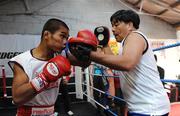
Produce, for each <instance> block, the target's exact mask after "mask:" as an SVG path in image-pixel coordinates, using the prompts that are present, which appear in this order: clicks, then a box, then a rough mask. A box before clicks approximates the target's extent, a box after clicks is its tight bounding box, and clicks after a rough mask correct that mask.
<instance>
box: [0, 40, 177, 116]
mask: <svg viewBox="0 0 180 116" xmlns="http://www.w3.org/2000/svg"><path fill="white" fill-rule="evenodd" d="M177 46H180V43H176V44H171V45H167V46H163V47H160V48H156V49H153V51H154V52H156V51H160V50H164V49H170V48H173V47H177ZM92 65H97V64H92ZM0 70H1V74H2V75H1V79H2V81H0V83H1V85H2V87H1V90H2V91H3V92H2V96H1V99H7V98H12V96H8V95H7V86H6V74H5V67H4V66H3V65H0ZM101 70H104V69H103V68H101ZM74 76H75V83H70V84H69V85H75V92H71V93H70V94H75V95H76V98H77V99H82V100H86V101H87V102H89V103H91V104H92V105H93V106H94V107H97V106H96V105H98V106H99V107H101V108H102V109H104V111H105V112H108V114H110V115H112V116H118V114H117V112H114V111H112V110H111V108H110V107H109V106H108V105H107V104H101V103H99V102H98V101H96V100H95V99H94V98H93V95H92V94H93V91H97V92H99V93H101V94H104V95H105V96H106V97H108V96H110V97H111V98H113V99H116V100H117V101H120V102H124V103H126V101H125V100H124V99H122V98H119V97H117V96H112V95H111V94H109V93H108V92H107V91H102V90H100V89H97V88H95V87H94V86H92V84H91V82H90V81H91V77H93V76H101V77H105V78H108V77H113V78H119V76H117V75H116V76H113V75H106V74H104V73H103V71H102V74H101V75H98V74H93V73H92V72H91V71H90V70H89V68H86V69H85V70H84V71H82V69H81V68H80V67H76V68H75V72H74ZM161 81H162V82H165V83H175V84H177V85H180V80H170V79H162V80H161ZM177 93H178V91H177ZM59 95H60V93H59ZM178 97H179V95H178ZM177 99H179V98H177ZM95 104H96V105H95ZM179 109H180V102H178V101H176V102H174V103H171V111H170V114H169V116H180V110H179ZM80 110H81V109H80Z"/></svg>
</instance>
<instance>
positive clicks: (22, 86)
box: [12, 64, 36, 105]
mask: <svg viewBox="0 0 180 116" xmlns="http://www.w3.org/2000/svg"><path fill="white" fill-rule="evenodd" d="M13 69H14V78H13V84H12V97H13V102H14V103H15V104H17V105H22V104H23V103H25V102H27V101H29V100H31V99H32V98H33V97H35V96H36V92H35V90H34V89H33V88H32V86H31V84H30V83H29V79H28V77H27V75H26V74H25V72H24V70H23V69H22V68H20V66H18V65H17V64H14V67H13Z"/></svg>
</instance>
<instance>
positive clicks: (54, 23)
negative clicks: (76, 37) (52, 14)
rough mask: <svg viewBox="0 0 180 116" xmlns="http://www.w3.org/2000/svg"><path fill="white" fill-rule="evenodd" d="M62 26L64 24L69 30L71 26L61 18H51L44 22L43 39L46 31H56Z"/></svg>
mask: <svg viewBox="0 0 180 116" xmlns="http://www.w3.org/2000/svg"><path fill="white" fill-rule="evenodd" d="M60 26H63V27H65V28H67V29H68V30H69V27H68V26H67V24H66V23H65V22H64V21H62V20H59V19H55V18H52V19H49V20H48V21H47V22H46V23H45V24H44V27H43V30H42V33H41V39H42V38H43V34H44V32H45V31H49V32H51V33H55V32H56V31H57V30H58V29H59V28H60Z"/></svg>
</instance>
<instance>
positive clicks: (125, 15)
mask: <svg viewBox="0 0 180 116" xmlns="http://www.w3.org/2000/svg"><path fill="white" fill-rule="evenodd" d="M110 21H111V22H113V21H115V22H118V21H123V22H125V23H129V22H132V23H133V26H134V27H135V28H136V29H139V24H140V18H139V15H138V14H137V13H136V12H134V11H132V10H118V11H116V12H115V13H114V14H113V15H112V16H111V18H110Z"/></svg>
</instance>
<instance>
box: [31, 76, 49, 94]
mask: <svg viewBox="0 0 180 116" xmlns="http://www.w3.org/2000/svg"><path fill="white" fill-rule="evenodd" d="M30 84H31V85H32V87H33V88H34V89H35V90H36V92H37V93H40V92H41V91H43V90H44V89H45V88H46V87H47V85H48V82H47V81H46V79H45V77H44V75H43V74H39V75H38V76H37V77H35V78H34V79H32V80H31V82H30Z"/></svg>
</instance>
